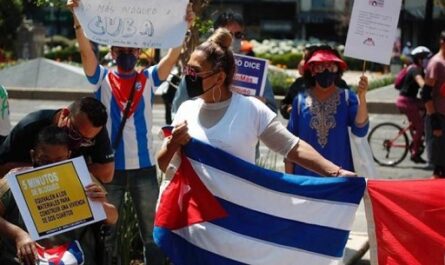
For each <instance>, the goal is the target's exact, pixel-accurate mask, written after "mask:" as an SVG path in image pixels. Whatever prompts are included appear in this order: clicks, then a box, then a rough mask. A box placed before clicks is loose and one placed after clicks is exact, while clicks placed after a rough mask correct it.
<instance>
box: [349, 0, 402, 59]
mask: <svg viewBox="0 0 445 265" xmlns="http://www.w3.org/2000/svg"><path fill="white" fill-rule="evenodd" d="M401 6H402V0H356V1H354V6H353V8H352V14H351V20H350V22H349V30H348V36H347V38H346V46H345V52H344V55H345V56H349V57H353V58H357V59H362V60H365V61H371V62H377V63H382V64H389V63H390V60H391V55H392V48H393V45H394V40H395V36H396V29H397V22H398V21H399V14H400V8H401Z"/></svg>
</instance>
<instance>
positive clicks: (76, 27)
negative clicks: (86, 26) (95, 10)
mask: <svg viewBox="0 0 445 265" xmlns="http://www.w3.org/2000/svg"><path fill="white" fill-rule="evenodd" d="M73 28H74V30H78V29H80V28H82V26H81V25H80V24H78V25H74V26H73Z"/></svg>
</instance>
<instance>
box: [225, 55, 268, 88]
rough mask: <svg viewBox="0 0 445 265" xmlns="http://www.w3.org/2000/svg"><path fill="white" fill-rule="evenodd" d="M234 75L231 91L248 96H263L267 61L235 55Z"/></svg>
mask: <svg viewBox="0 0 445 265" xmlns="http://www.w3.org/2000/svg"><path fill="white" fill-rule="evenodd" d="M235 64H236V73H235V77H234V78H233V84H232V91H235V92H237V93H240V94H243V95H248V96H263V94H264V87H265V85H266V77H267V66H268V61H267V60H264V59H259V58H255V57H251V56H245V55H240V54H235Z"/></svg>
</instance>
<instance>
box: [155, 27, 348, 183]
mask: <svg viewBox="0 0 445 265" xmlns="http://www.w3.org/2000/svg"><path fill="white" fill-rule="evenodd" d="M231 42H232V36H231V34H230V32H229V31H227V30H226V29H222V28H220V29H218V30H217V31H215V33H214V34H213V35H212V36H211V37H210V38H209V39H208V40H207V41H206V42H204V43H202V44H201V45H200V46H198V47H197V48H196V49H195V51H194V52H193V53H192V55H191V57H190V60H189V62H188V64H187V66H186V67H185V69H184V74H185V76H184V78H185V82H186V83H187V93H188V94H189V96H190V98H192V100H189V101H186V102H184V103H183V104H182V105H181V107H180V108H179V109H178V111H177V114H176V116H175V119H174V121H173V123H172V125H173V126H174V128H173V130H172V133H171V136H169V137H168V138H166V139H165V141H164V144H163V146H162V147H161V150H160V151H159V153H158V165H159V167H160V169H161V170H162V171H164V172H165V171H166V170H167V167H168V165H169V163H170V161H171V160H172V158H173V156H174V155H175V153H176V152H178V151H180V150H181V148H182V146H184V145H185V144H187V142H188V141H189V140H190V139H191V137H193V138H195V139H198V140H200V141H203V142H206V143H208V144H210V145H212V146H214V147H217V148H219V149H222V150H224V151H226V152H228V153H230V154H232V155H234V156H237V157H239V158H241V159H243V160H245V161H248V162H250V163H255V145H256V143H257V142H258V140H261V141H262V142H263V143H264V144H265V145H266V146H268V147H269V148H270V149H272V150H273V151H275V152H278V153H280V154H282V155H283V156H285V157H286V159H288V160H290V161H292V162H294V163H296V164H298V165H301V166H302V167H305V168H307V169H309V170H311V171H313V172H316V173H317V174H319V175H324V176H333V177H336V176H356V174H355V173H353V172H351V171H348V170H345V169H342V168H341V167H340V166H338V165H336V164H334V163H332V162H330V161H328V160H326V159H325V158H323V156H321V155H320V154H319V153H318V152H317V151H316V150H315V149H314V148H312V147H311V146H310V145H309V144H307V143H306V142H305V141H303V140H301V139H299V138H298V137H296V136H294V135H292V134H291V133H290V132H289V131H287V129H286V127H284V126H283V125H282V124H281V123H280V122H279V121H278V120H277V118H276V114H275V113H273V112H272V111H270V110H269V109H268V108H267V106H265V105H264V104H262V103H261V102H260V101H259V100H258V99H256V98H254V97H245V96H242V95H239V94H236V93H232V92H231V83H232V80H233V77H234V73H235V62H234V57H233V52H232V50H231V49H230V45H231ZM167 175H168V174H167Z"/></svg>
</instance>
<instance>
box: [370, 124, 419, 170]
mask: <svg viewBox="0 0 445 265" xmlns="http://www.w3.org/2000/svg"><path fill="white" fill-rule="evenodd" d="M407 131H409V133H410V135H411V138H408V134H407ZM412 135H413V126H412V125H411V123H409V124H408V126H405V127H401V126H400V125H398V124H395V123H393V122H383V123H380V124H378V125H377V126H375V127H374V128H373V129H372V130H371V132H370V133H369V135H368V143H369V146H370V147H371V151H372V156H373V158H374V161H375V162H377V163H378V164H379V165H382V166H395V165H397V164H399V163H400V162H402V161H403V160H404V159H405V157H406V155H407V154H408V151H409V150H410V146H411V140H410V139H412ZM423 150H424V146H423V145H422V146H421V150H420V153H422V152H423Z"/></svg>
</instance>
